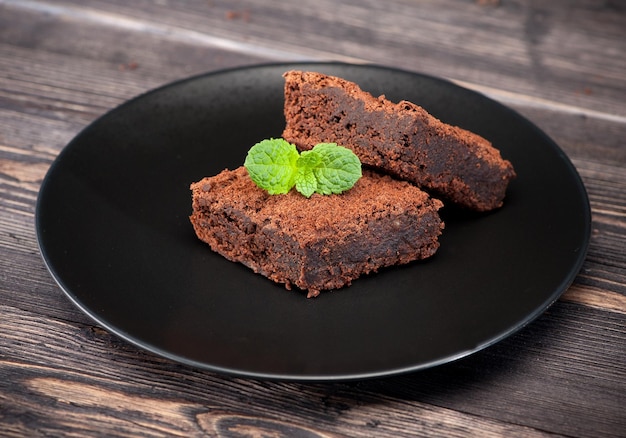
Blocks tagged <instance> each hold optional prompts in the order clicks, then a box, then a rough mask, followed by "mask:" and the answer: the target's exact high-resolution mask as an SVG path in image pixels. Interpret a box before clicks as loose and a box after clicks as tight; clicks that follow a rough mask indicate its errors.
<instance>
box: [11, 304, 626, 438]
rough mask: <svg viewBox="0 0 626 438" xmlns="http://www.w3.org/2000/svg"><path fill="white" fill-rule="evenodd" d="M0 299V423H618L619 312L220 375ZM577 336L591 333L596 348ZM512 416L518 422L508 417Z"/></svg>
mask: <svg viewBox="0 0 626 438" xmlns="http://www.w3.org/2000/svg"><path fill="white" fill-rule="evenodd" d="M0 313H1V314H2V318H0V332H2V333H7V335H6V336H3V337H2V338H1V340H0V342H1V344H0V349H1V350H3V351H5V353H4V354H3V355H2V359H1V360H0V376H1V379H0V388H2V389H3V390H2V391H1V392H0V393H1V394H7V395H0V406H2V407H4V409H3V410H2V412H6V413H7V414H10V415H7V417H6V418H5V419H4V420H5V421H3V423H4V424H6V425H7V426H8V427H9V430H11V429H14V430H16V431H23V430H25V429H28V428H30V427H37V428H39V429H41V430H48V431H49V433H52V434H54V433H60V432H61V431H66V432H67V431H68V430H69V431H71V430H75V431H79V430H80V429H81V428H83V427H85V428H86V427H93V425H92V426H89V422H91V421H94V420H97V421H99V422H102V424H101V425H100V427H102V428H103V429H101V430H100V432H101V433H102V434H103V435H107V434H108V433H110V432H113V431H114V430H116V428H119V427H121V428H122V430H126V431H127V433H132V434H140V435H142V436H143V435H144V434H149V433H157V434H158V433H168V434H169V433H173V434H175V435H184V434H187V433H199V432H201V431H205V432H206V431H207V430H206V429H205V428H209V427H224V425H225V424H230V425H232V426H244V425H245V426H246V427H252V428H253V430H254V429H255V428H256V429H257V430H258V429H263V428H270V429H271V430H278V431H280V430H289V429H288V428H289V427H299V428H302V429H303V430H308V431H311V432H316V433H319V434H320V435H322V434H323V433H331V434H332V433H340V432H341V431H344V432H345V431H349V433H350V435H351V436H370V435H371V434H372V433H373V432H375V433H379V434H382V435H386V434H387V435H393V436H414V434H416V433H417V434H418V435H420V436H435V435H438V436H440V435H441V434H442V433H443V434H445V435H446V436H467V435H468V434H472V435H474V434H484V435H481V436H502V435H507V436H543V433H558V434H564V435H571V436H581V437H583V436H588V437H595V436H607V437H608V436H616V437H617V436H620V435H621V432H622V430H623V429H622V427H623V426H624V420H625V418H624V415H623V413H622V410H621V406H622V405H623V402H624V401H625V400H624V397H625V394H626V387H625V383H624V382H626V379H625V377H626V374H625V372H626V371H625V370H626V368H625V365H626V364H625V363H624V357H623V354H622V352H623V351H624V348H626V343H625V339H626V337H625V336H624V334H625V328H624V326H623V324H621V320H620V319H619V318H616V317H612V318H611V317H609V318H608V319H607V316H606V315H605V314H604V313H603V312H590V311H588V310H584V311H583V310H582V308H581V307H579V306H574V305H568V306H566V305H562V304H561V305H557V306H555V307H554V308H553V309H552V310H551V311H550V314H549V315H546V316H544V317H542V318H540V319H539V320H538V321H536V322H535V323H533V324H531V325H530V326H528V327H527V328H526V329H524V330H523V331H522V332H521V333H519V334H518V335H516V336H514V337H512V338H510V339H508V340H506V341H504V342H503V343H501V344H498V345H496V346H494V347H491V348H490V349H488V350H486V351H484V352H481V353H479V354H477V355H475V356H472V357H470V358H467V359H465V360H461V361H458V362H456V363H453V364H449V365H446V366H443V367H439V368H436V369H432V370H427V371H425V372H421V373H414V374H410V375H406V376H399V377H394V378H390V379H382V380H373V381H366V382H358V383H344V384H339V383H336V384H295V383H271V382H260V381H252V380H245V379H234V378H227V377H220V376H216V375H213V374H211V373H207V372H205V371H201V370H196V369H192V368H188V367H185V366H181V365H177V364H174V363H171V362H169V361H167V360H165V359H161V358H158V357H155V356H152V355H151V354H149V353H144V352H141V351H137V350H136V349H135V348H134V347H132V346H129V345H127V344H126V343H124V342H122V341H119V340H117V339H116V338H114V337H112V336H111V335H109V334H108V333H106V332H104V331H103V330H99V329H97V328H95V327H92V326H90V325H83V324H69V323H67V322H64V321H61V320H56V319H48V318H40V317H39V316H37V315H32V314H31V313H29V312H24V311H20V310H17V309H14V308H11V307H7V306H2V307H1V308H0ZM597 330H601V331H603V332H604V336H603V337H604V339H605V341H606V342H600V341H599V340H598V339H600V338H599V337H598V335H597V333H596V331H597ZM588 343H594V344H598V348H596V349H595V350H596V351H595V353H590V351H589V348H588V346H587V344H588ZM113 363H115V364H116V366H115V367H112V366H111V364H113ZM85 364H88V366H85ZM548 376H549V380H550V382H551V385H550V387H549V388H547V387H546V384H545V380H546V377H548ZM8 389H11V391H8ZM8 394H10V396H11V398H12V399H11V400H9V399H7V397H8ZM240 394H245V400H246V402H245V403H242V401H243V399H242V396H241V395H240ZM568 401H569V402H568ZM35 406H37V408H36V409H35ZM99 417H100V419H99V420H98V418H99ZM252 418H256V420H255V421H256V423H255V422H252V421H251V420H250V419H252ZM522 418H523V419H524V420H523V421H524V423H523V424H524V426H520V425H517V424H518V422H519V421H520V420H521V419H522ZM26 419H27V421H25V420H26ZM259 419H260V421H259ZM495 419H497V420H495ZM105 420H106V422H105ZM546 420H547V421H546ZM548 424H549V425H550V426H549V427H548V428H546V426H547V425H548ZM209 430H210V429H209ZM287 435H288V434H287ZM313 436H316V435H313Z"/></svg>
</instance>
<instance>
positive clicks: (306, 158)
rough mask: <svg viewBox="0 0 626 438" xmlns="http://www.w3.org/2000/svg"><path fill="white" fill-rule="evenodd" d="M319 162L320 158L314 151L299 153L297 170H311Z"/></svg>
mask: <svg viewBox="0 0 626 438" xmlns="http://www.w3.org/2000/svg"><path fill="white" fill-rule="evenodd" d="M321 162H322V156H321V155H320V154H318V153H317V152H316V151H313V150H311V151H302V152H301V153H300V158H298V161H297V162H296V166H298V169H309V170H313V169H314V168H315V167H317V166H318V165H319V164H320V163H321Z"/></svg>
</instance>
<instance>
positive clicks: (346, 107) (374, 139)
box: [283, 71, 515, 211]
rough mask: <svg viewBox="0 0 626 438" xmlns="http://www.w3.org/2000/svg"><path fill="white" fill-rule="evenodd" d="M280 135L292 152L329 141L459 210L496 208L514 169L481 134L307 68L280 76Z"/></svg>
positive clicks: (368, 163)
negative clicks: (282, 117) (282, 86)
mask: <svg viewBox="0 0 626 438" xmlns="http://www.w3.org/2000/svg"><path fill="white" fill-rule="evenodd" d="M284 77H285V107H284V112H285V118H286V122H287V124H286V127H285V130H284V132H283V138H284V139H285V140H287V141H289V142H291V143H294V144H295V145H296V146H297V147H298V148H299V149H301V150H307V149H311V148H312V147H313V146H314V145H315V144H317V143H322V142H334V143H338V144H340V145H342V146H345V147H348V148H350V149H352V150H353V151H354V152H355V153H356V155H357V156H358V157H359V158H360V159H361V162H362V163H363V164H366V165H369V166H372V167H374V168H377V169H382V170H383V171H385V172H388V173H390V174H391V175H394V176H397V177H398V178H400V179H406V180H408V181H411V182H413V183H415V184H417V185H418V186H420V187H422V188H425V189H427V190H429V191H431V192H432V193H433V194H434V195H436V196H438V197H439V196H441V197H442V198H443V199H446V200H449V201H451V202H453V203H455V204H458V205H461V206H463V207H466V208H469V209H472V210H476V211H487V210H491V209H494V208H497V207H500V206H501V205H502V203H503V199H504V196H505V192H506V188H507V185H508V183H509V181H510V180H511V179H513V178H514V177H515V172H514V170H513V166H512V165H511V163H510V162H509V161H507V160H504V159H502V157H501V156H500V152H499V151H498V150H497V149H495V148H494V147H493V146H492V144H491V143H490V142H489V141H487V140H486V139H484V138H483V137H481V136H479V135H477V134H474V133H472V132H469V131H466V130H464V129H461V128H459V127H455V126H451V125H448V124H445V123H443V122H441V121H440V120H438V119H436V118H435V117H433V116H431V115H430V114H428V112H426V110H424V109H423V108H422V107H420V106H418V105H416V104H414V103H411V102H407V101H401V102H399V103H393V102H391V101H389V100H387V99H385V97H384V96H380V97H378V98H377V97H374V96H372V95H371V94H369V93H367V92H365V91H362V90H361V89H360V88H359V86H358V85H356V84H354V83H352V82H349V81H346V80H344V79H341V78H337V77H333V76H327V75H323V74H320V73H314V72H301V71H289V72H287V73H285V75H284Z"/></svg>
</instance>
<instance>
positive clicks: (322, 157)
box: [244, 138, 362, 198]
mask: <svg viewBox="0 0 626 438" xmlns="http://www.w3.org/2000/svg"><path fill="white" fill-rule="evenodd" d="M244 166H245V168H246V169H247V170H248V174H249V175H250V178H252V181H254V182H255V184H256V185H257V186H259V187H260V188H262V189H264V190H267V191H268V193H270V194H271V195H278V194H285V193H287V192H289V190H291V188H292V187H293V186H295V187H296V190H297V191H298V192H300V193H302V194H303V195H304V196H306V197H307V198H308V197H310V196H311V195H312V194H313V193H320V194H323V195H329V194H333V193H334V194H336V193H341V192H344V191H346V190H348V189H350V188H352V186H354V184H355V183H356V182H357V181H358V179H359V178H360V177H361V174H362V173H361V162H360V161H359V158H358V157H357V156H356V155H355V154H354V152H352V151H351V150H350V149H348V148H345V147H343V146H338V145H337V144H336V143H320V144H318V145H316V146H315V147H314V148H313V149H311V150H310V151H303V152H302V153H301V154H300V153H298V150H297V149H296V147H295V146H294V145H292V144H290V143H289V142H287V141H286V140H284V139H282V138H276V139H269V140H263V141H261V142H259V143H257V144H255V145H254V146H252V148H251V149H250V150H249V151H248V155H247V156H246V160H245V162H244Z"/></svg>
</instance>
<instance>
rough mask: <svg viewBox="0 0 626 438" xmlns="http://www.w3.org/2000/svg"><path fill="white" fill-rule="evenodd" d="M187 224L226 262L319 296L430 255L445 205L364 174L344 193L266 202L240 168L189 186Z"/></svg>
mask: <svg viewBox="0 0 626 438" xmlns="http://www.w3.org/2000/svg"><path fill="white" fill-rule="evenodd" d="M191 190H192V194H193V214H192V215H191V223H192V224H193V227H194V229H195V232H196V234H197V236H198V237H199V238H200V240H202V241H204V242H206V243H208V244H209V246H210V247H211V249H212V250H213V251H215V252H217V253H219V254H221V255H222V256H224V257H225V258H227V259H228V260H231V261H234V262H240V263H243V264H244V265H246V266H248V267H249V268H251V269H252V270H253V271H254V272H256V273H259V274H262V275H264V276H265V277H268V278H269V279H271V280H273V281H275V282H278V283H283V284H285V285H286V287H287V288H288V289H290V288H291V286H292V285H293V286H296V287H298V288H300V289H303V290H306V291H308V296H309V297H313V296H317V295H318V294H319V292H320V291H322V290H327V289H338V288H341V287H343V286H347V285H349V284H350V283H351V282H352V281H353V280H355V279H356V278H358V277H359V276H361V275H364V274H368V273H371V272H376V271H377V270H379V269H380V268H383V267H386V266H391V265H399V264H405V263H409V262H411V261H414V260H419V259H425V258H427V257H430V256H432V255H433V254H434V253H435V252H436V251H437V248H438V247H439V241H438V237H439V235H440V234H441V230H442V229H443V222H442V221H441V219H440V217H439V214H438V210H439V208H441V206H442V203H441V202H440V201H439V200H437V199H433V198H431V197H430V196H429V195H428V194H427V193H426V192H424V191H422V190H420V189H419V188H417V187H415V186H414V185H412V184H410V183H408V182H405V181H398V180H395V179H393V178H391V177H390V176H388V175H382V174H378V173H375V172H373V171H367V170H366V171H364V172H363V176H362V177H361V178H360V179H359V180H358V181H357V182H356V184H355V185H354V187H352V188H351V189H349V190H347V191H345V192H344V193H341V194H333V195H321V194H317V193H314V194H313V195H311V197H310V198H307V197H305V196H303V195H302V194H300V193H298V192H296V191H295V190H291V191H290V192H288V193H287V194H283V195H270V194H269V193H268V192H267V191H265V190H262V189H261V188H259V187H258V186H257V185H256V184H255V183H254V182H253V181H252V179H251V178H250V177H249V175H248V172H247V171H246V169H245V168H244V167H243V166H242V167H239V168H237V169H235V170H224V171H222V172H221V173H219V174H218V175H215V176H212V177H207V178H204V179H202V180H201V181H198V182H196V183H193V184H192V185H191Z"/></svg>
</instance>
